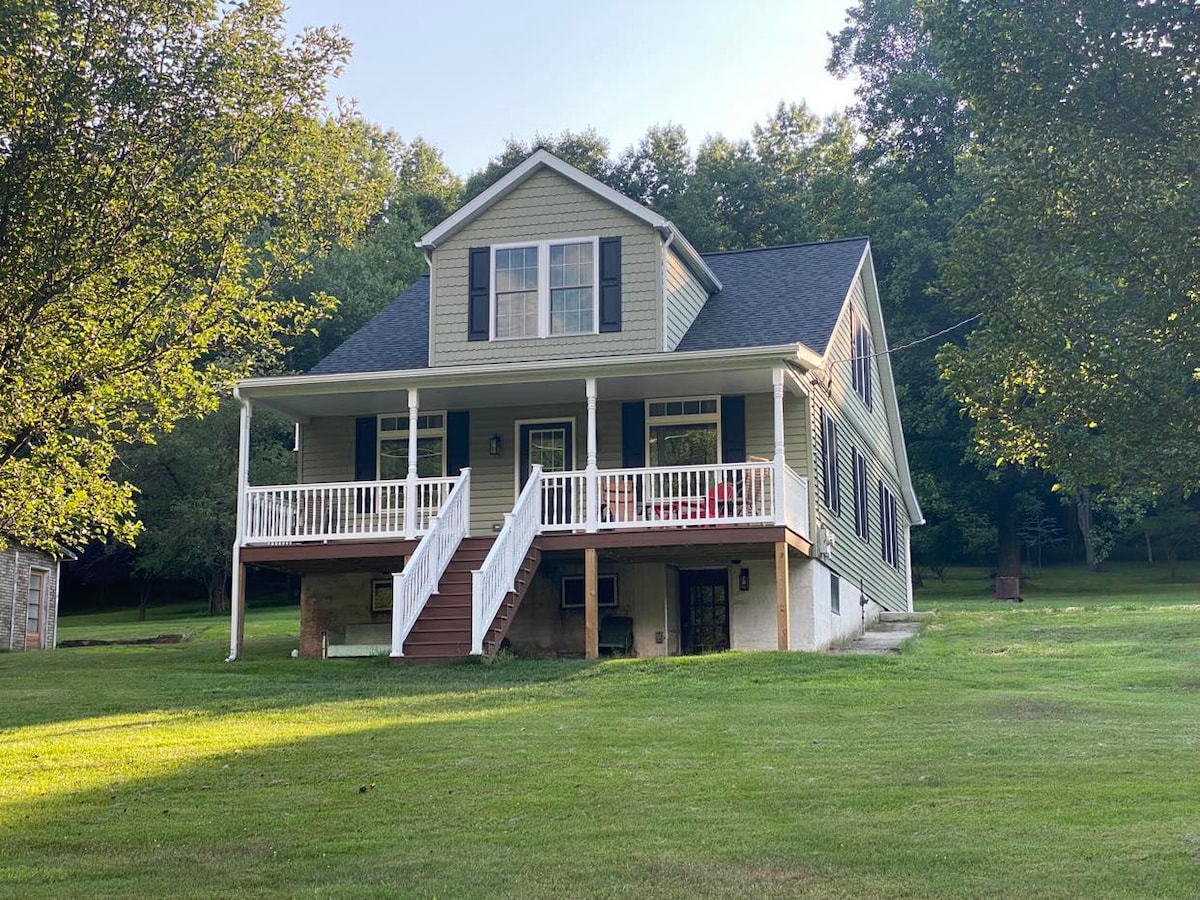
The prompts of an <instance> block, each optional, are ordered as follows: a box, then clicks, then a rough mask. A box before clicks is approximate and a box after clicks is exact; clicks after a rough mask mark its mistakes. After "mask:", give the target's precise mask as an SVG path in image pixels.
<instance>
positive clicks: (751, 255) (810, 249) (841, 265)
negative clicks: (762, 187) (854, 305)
mask: <svg viewBox="0 0 1200 900" xmlns="http://www.w3.org/2000/svg"><path fill="white" fill-rule="evenodd" d="M866 248H867V239H866V238H847V239H845V240H841V241H826V242H824V243H820V244H793V245H791V246H787V247H764V248H763V249H761V250H735V251H731V252H728V253H705V254H704V261H705V262H706V263H708V267H709V268H710V269H712V270H713V271H714V272H715V273H716V274H717V277H718V278H720V279H721V283H722V284H723V285H724V286H725V289H724V290H723V291H721V293H719V294H716V295H714V296H712V297H710V298H709V300H708V302H707V303H705V304H704V308H703V309H701V310H700V315H698V316H697V317H696V321H695V322H693V323H692V327H691V328H689V329H688V332H687V334H685V335H684V336H683V340H682V341H680V342H679V346H678V347H676V348H675V349H676V350H678V351H683V350H723V349H728V348H732V347H761V346H766V345H770V344H792V343H801V344H804V345H806V346H808V347H811V348H812V349H813V350H815V351H816V352H817V353H824V352H825V347H826V345H827V344H828V343H829V337H830V335H831V334H832V333H833V326H834V325H835V324H837V317H838V313H839V312H840V311H841V309H842V302H843V301H844V300H845V299H846V294H847V292H848V291H849V290H850V283H851V281H852V280H853V279H854V273H855V272H857V271H858V264H859V261H860V260H861V259H862V255H863V252H864V251H865V250H866Z"/></svg>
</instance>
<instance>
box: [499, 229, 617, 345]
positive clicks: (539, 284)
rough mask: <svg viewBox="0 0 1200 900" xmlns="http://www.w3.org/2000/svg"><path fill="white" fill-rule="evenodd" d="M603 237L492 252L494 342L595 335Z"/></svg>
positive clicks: (521, 246)
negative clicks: (598, 246)
mask: <svg viewBox="0 0 1200 900" xmlns="http://www.w3.org/2000/svg"><path fill="white" fill-rule="evenodd" d="M598 242H599V238H585V239H583V240H580V239H578V238H575V239H571V240H563V241H539V242H537V243H531V244H521V245H508V244H502V245H499V246H494V247H492V279H491V282H492V284H493V285H495V290H494V291H493V295H492V304H491V306H492V338H493V340H505V339H510V338H536V337H550V336H552V335H564V334H595V333H596V320H597V318H598V311H597V309H596V300H597V294H596V290H595V285H596V283H597V282H598V281H599V279H600V273H599V271H598V267H599V260H600V254H599V252H598V250H597V244H598Z"/></svg>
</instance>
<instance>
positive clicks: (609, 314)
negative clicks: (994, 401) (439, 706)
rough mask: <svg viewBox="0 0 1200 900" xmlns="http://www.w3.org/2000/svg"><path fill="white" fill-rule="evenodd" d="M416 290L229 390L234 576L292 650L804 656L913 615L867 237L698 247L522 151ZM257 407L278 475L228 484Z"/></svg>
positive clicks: (903, 472) (911, 514) (906, 492)
mask: <svg viewBox="0 0 1200 900" xmlns="http://www.w3.org/2000/svg"><path fill="white" fill-rule="evenodd" d="M420 246H421V247H422V248H423V249H424V251H425V254H426V257H427V259H428V262H429V274H428V276H427V277H424V278H422V279H420V280H419V281H418V282H417V283H416V284H414V285H413V286H412V287H411V288H410V289H409V290H408V291H406V292H405V293H404V294H403V295H401V296H400V297H399V298H397V299H396V301H395V302H394V303H392V304H391V305H390V306H389V307H388V308H387V309H385V310H384V311H383V312H382V313H380V314H379V315H378V316H376V317H375V318H374V319H373V320H371V321H370V322H369V323H367V325H365V326H364V327H363V328H362V329H361V330H360V331H359V332H358V333H357V334H355V335H354V336H352V337H351V338H350V339H349V340H347V341H346V343H345V344H343V345H342V346H341V347H339V348H338V349H337V350H335V351H334V352H333V353H332V354H330V355H329V356H328V357H326V358H325V359H324V360H322V361H321V362H320V363H319V364H318V365H317V366H315V367H314V368H313V369H312V370H311V371H310V372H309V373H307V374H305V375H298V376H294V377H276V378H254V379H249V380H246V381H243V382H241V383H240V384H239V385H238V387H237V390H236V393H237V396H238V398H239V399H240V401H241V404H242V432H241V435H242V437H241V448H240V477H239V494H238V532H237V533H238V537H237V543H236V546H235V548H234V556H235V560H234V562H235V565H234V570H235V591H234V596H235V602H234V611H233V638H232V646H231V654H230V658H231V659H236V658H237V657H238V656H239V654H240V652H241V623H242V614H243V609H244V599H243V590H244V583H245V582H244V577H243V576H244V569H243V567H244V566H245V565H246V564H251V563H253V564H257V565H266V566H274V567H279V568H284V569H290V570H292V571H297V572H300V573H302V575H303V586H302V590H301V638H300V652H301V654H302V655H304V656H322V655H324V656H339V655H358V654H365V653H382V652H387V653H389V654H390V655H391V657H392V658H393V660H395V661H400V660H410V661H414V660H447V659H455V658H461V657H465V656H468V655H471V654H476V655H483V656H485V657H488V656H490V655H492V654H494V653H495V652H496V650H497V649H498V648H499V647H500V645H501V642H502V641H506V642H507V643H508V644H510V645H511V647H512V648H513V649H514V650H515V651H516V652H518V653H528V654H539V655H551V654H585V655H587V656H589V657H594V656H596V655H597V654H598V652H600V651H601V650H603V649H613V650H617V651H621V652H625V653H632V654H635V655H637V656H654V655H675V654H687V653H699V652H705V651H714V650H723V649H728V648H745V649H792V650H812V649H819V648H822V647H825V646H828V645H829V644H831V643H834V642H837V641H840V640H844V639H846V638H849V637H851V636H853V635H855V634H856V633H858V632H859V631H860V630H861V628H862V627H863V625H864V623H865V622H868V621H870V620H872V619H874V618H876V617H877V616H878V614H879V611H880V610H894V611H904V610H908V609H910V608H911V589H910V581H909V576H908V562H909V528H910V526H911V525H913V524H919V523H920V522H921V513H920V508H919V506H918V504H917V500H916V497H915V496H914V494H913V489H912V484H911V481H910V477H909V470H908V462H907V458H906V454H905V449H904V438H903V435H902V432H901V428H900V417H899V412H898V409H897V405H896V393H895V388H894V385H893V381H892V373H891V367H890V364H889V360H888V356H887V354H886V352H884V351H885V350H886V347H887V342H886V339H885V336H884V327H883V321H882V318H881V315H880V306H879V298H878V293H877V291H876V284H875V276H874V271H873V268H872V262H871V249H870V244H869V242H868V241H867V240H866V239H864V238H854V239H849V240H843V241H833V242H828V243H820V244H805V245H797V246H786V247H772V248H766V249H761V250H747V251H740V252H729V253H710V254H700V253H697V252H696V250H695V249H694V248H693V247H692V246H691V245H690V244H689V243H688V241H687V239H686V237H684V235H682V234H680V233H679V231H678V230H677V229H676V228H675V227H674V226H673V225H672V224H671V223H670V222H669V221H667V220H665V219H664V218H663V217H662V216H660V215H658V214H657V213H655V212H653V211H652V210H650V209H647V208H646V207H643V206H641V205H640V204H638V203H635V202H634V201H632V200H630V199H629V198H627V197H625V196H623V195H621V194H620V193H618V192H616V191H614V190H612V189H611V188H608V187H606V186H605V185H603V184H601V183H600V182H598V181H596V180H595V179H593V178H591V177H589V176H588V175H586V174H584V173H582V172H580V171H579V170H577V169H575V168H573V167H572V166H570V165H568V164H566V163H564V162H563V161H562V160H560V159H558V158H556V157H554V156H553V155H551V154H549V153H547V152H545V151H542V150H539V151H537V152H536V153H534V154H533V155H532V156H530V157H529V158H528V159H526V160H525V161H524V162H523V163H521V164H520V165H519V166H517V167H516V168H515V169H514V170H512V171H511V172H510V173H509V174H508V175H506V176H505V177H504V178H502V179H501V180H500V181H498V182H496V183H495V184H494V185H492V186H491V187H490V188H489V189H488V190H486V191H485V192H483V193H482V194H480V195H479V196H477V197H475V198H474V199H473V200H471V201H470V202H469V203H467V204H466V205H464V206H463V207H462V208H461V209H459V210H458V211H457V212H456V213H455V214H454V215H452V216H450V217H449V218H448V219H446V220H445V221H444V222H442V223H441V224H440V225H438V226H437V227H436V228H434V229H433V230H432V231H430V232H429V233H428V234H426V235H425V236H424V237H423V239H422V240H421V242H420ZM255 407H267V408H270V409H273V410H276V411H278V412H280V413H282V414H284V415H286V416H288V417H290V418H291V419H292V420H293V421H294V422H295V423H296V434H297V439H296V454H297V460H298V472H297V483H296V484H286V485H253V486H252V485H250V484H248V481H247V473H248V471H249V459H250V453H251V452H252V450H251V447H250V445H249V423H250V416H251V414H252V410H253V408H255Z"/></svg>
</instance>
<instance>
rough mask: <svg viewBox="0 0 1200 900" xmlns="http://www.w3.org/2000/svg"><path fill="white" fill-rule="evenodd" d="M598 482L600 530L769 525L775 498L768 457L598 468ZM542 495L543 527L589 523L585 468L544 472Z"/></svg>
mask: <svg viewBox="0 0 1200 900" xmlns="http://www.w3.org/2000/svg"><path fill="white" fill-rule="evenodd" d="M797 477H799V476H797ZM801 480H802V479H801ZM597 482H598V483H597V491H596V498H597V499H596V502H597V506H598V509H597V511H596V516H595V523H596V527H597V528H602V529H606V528H676V527H686V526H689V525H709V526H711V525H763V524H768V525H769V524H772V523H774V522H775V518H776V516H775V513H776V510H777V508H778V507H777V504H778V502H779V500H778V497H777V494H776V477H775V466H774V463H772V462H769V461H761V462H744V463H725V464H721V465H705V466H669V467H660V468H641V469H602V470H601V471H599V472H598V473H597ZM541 494H542V530H543V531H579V530H582V529H585V528H586V527H587V526H588V516H587V509H586V507H587V499H586V498H587V473H586V472H582V471H575V472H548V473H546V474H544V475H543V476H542V488H541Z"/></svg>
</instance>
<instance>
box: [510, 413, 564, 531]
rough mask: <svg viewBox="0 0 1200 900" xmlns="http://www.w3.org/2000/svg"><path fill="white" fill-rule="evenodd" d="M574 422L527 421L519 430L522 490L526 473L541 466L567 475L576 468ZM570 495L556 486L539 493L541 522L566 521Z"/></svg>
mask: <svg viewBox="0 0 1200 900" xmlns="http://www.w3.org/2000/svg"><path fill="white" fill-rule="evenodd" d="M573 431H574V423H573V422H569V421H568V422H529V423H525V424H523V425H521V427H520V441H521V453H520V457H519V460H518V462H517V465H518V467H519V470H518V473H517V474H518V479H519V481H520V486H521V487H522V488H524V487H525V482H527V481H528V480H529V472H530V470H531V469H532V468H533V467H534V466H541V467H542V472H543V473H544V474H548V473H550V472H567V471H570V470H571V469H574V468H575V446H574V443H573V441H572V436H573V435H572V432H573ZM570 510H571V492H570V490H569V486H568V485H566V484H559V485H556V486H555V487H553V488H552V489H549V490H544V491H543V492H542V520H543V521H544V522H545V523H546V524H560V523H563V522H567V521H569V516H570Z"/></svg>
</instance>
